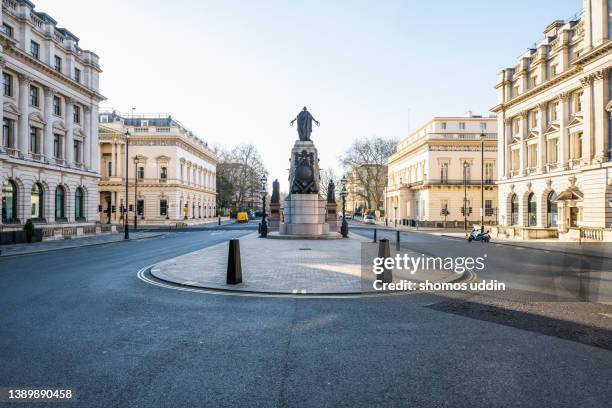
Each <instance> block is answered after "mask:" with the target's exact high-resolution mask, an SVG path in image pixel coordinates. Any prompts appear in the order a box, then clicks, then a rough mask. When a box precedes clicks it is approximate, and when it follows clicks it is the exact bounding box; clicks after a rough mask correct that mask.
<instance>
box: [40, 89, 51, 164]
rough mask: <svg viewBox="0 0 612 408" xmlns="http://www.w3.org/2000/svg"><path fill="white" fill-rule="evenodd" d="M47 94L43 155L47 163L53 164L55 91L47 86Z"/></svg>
mask: <svg viewBox="0 0 612 408" xmlns="http://www.w3.org/2000/svg"><path fill="white" fill-rule="evenodd" d="M44 92H45V107H44V113H45V127H44V130H43V143H42V145H43V155H44V156H45V158H46V160H47V162H53V161H54V159H53V117H52V113H53V108H52V107H53V89H52V88H50V87H48V86H46V87H45V88H44Z"/></svg>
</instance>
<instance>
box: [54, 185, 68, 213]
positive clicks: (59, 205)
mask: <svg viewBox="0 0 612 408" xmlns="http://www.w3.org/2000/svg"><path fill="white" fill-rule="evenodd" d="M65 198H66V192H65V191H64V187H62V186H57V188H56V189H55V219H56V220H60V219H63V218H65V215H66V212H65V211H64V210H65V207H64V204H65V203H66V200H65Z"/></svg>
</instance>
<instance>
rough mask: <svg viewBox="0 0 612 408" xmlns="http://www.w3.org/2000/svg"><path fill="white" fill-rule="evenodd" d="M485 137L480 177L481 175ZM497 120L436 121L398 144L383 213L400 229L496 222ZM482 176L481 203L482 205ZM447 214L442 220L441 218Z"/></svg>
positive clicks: (389, 173) (450, 119) (390, 162)
mask: <svg viewBox="0 0 612 408" xmlns="http://www.w3.org/2000/svg"><path fill="white" fill-rule="evenodd" d="M481 134H484V175H483V174H482V173H481V162H482V161H481ZM496 162H497V120H496V119H495V117H481V116H474V115H472V114H471V113H468V115H467V116H466V117H435V118H433V119H431V120H430V121H429V122H427V123H426V124H425V125H424V126H421V127H420V128H419V129H417V130H416V131H415V132H413V133H412V134H411V135H410V136H408V137H406V138H405V139H403V140H402V141H400V143H399V144H398V145H397V150H396V153H395V154H393V155H392V156H391V157H390V158H389V161H388V181H387V191H386V198H385V209H386V211H385V212H386V214H387V217H388V219H389V220H390V221H393V222H395V221H396V220H397V222H398V223H400V224H402V225H416V224H417V222H418V225H426V226H443V225H444V222H445V221H446V223H447V224H446V225H447V226H463V223H464V208H465V213H466V215H467V219H468V221H469V222H470V224H472V223H480V208H481V207H484V215H485V223H486V222H489V223H491V222H493V221H494V220H495V213H496V211H497V191H496V187H495V180H496V177H495V176H496V174H497V168H496V166H497V163H496ZM481 175H482V176H483V178H484V203H482V202H481V189H480V184H481ZM445 210H446V211H447V213H446V220H445Z"/></svg>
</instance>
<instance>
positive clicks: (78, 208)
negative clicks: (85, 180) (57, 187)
mask: <svg viewBox="0 0 612 408" xmlns="http://www.w3.org/2000/svg"><path fill="white" fill-rule="evenodd" d="M83 196H84V194H83V189H82V188H81V187H77V189H76V191H75V192H74V218H75V219H76V220H83V219H85V216H84V215H83V204H84V202H83V200H84V198H83Z"/></svg>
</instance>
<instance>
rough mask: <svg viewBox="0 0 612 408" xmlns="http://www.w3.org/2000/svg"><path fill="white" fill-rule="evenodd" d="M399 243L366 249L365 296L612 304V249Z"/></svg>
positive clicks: (363, 256) (363, 263)
mask: <svg viewBox="0 0 612 408" xmlns="http://www.w3.org/2000/svg"><path fill="white" fill-rule="evenodd" d="M394 244H395V243H394V242H391V245H390V248H389V249H388V252H386V253H385V252H384V251H383V252H382V253H379V250H380V242H377V243H371V242H370V243H363V244H362V246H361V290H362V291H363V292H370V293H372V292H375V293H380V292H391V291H393V292H400V291H429V292H445V291H446V292H451V291H467V292H470V293H474V292H486V293H488V296H492V297H500V298H504V299H513V300H517V301H527V302H603V303H609V302H612V279H611V278H610V277H611V276H612V256H610V255H607V254H610V253H612V244H596V243H594V244H589V243H586V244H585V243H582V244H580V243H576V244H575V245H570V244H567V243H566V244H564V246H563V247H561V246H559V245H556V244H554V243H550V244H539V245H538V246H537V247H534V248H528V247H521V248H518V249H517V248H515V247H513V246H495V247H487V246H484V245H483V246H482V249H480V248H481V247H480V246H479V247H477V248H474V247H468V248H467V249H466V251H463V253H462V251H459V250H458V248H456V247H454V246H452V245H449V246H446V247H445V246H441V247H438V248H428V247H427V245H429V244H420V243H414V244H412V245H411V247H410V248H400V249H398V250H396V246H395V245H394ZM428 250H431V251H434V253H433V254H432V253H428ZM442 251H445V252H446V253H448V255H446V254H444V255H442V254H440V252H442ZM480 251H482V252H480ZM435 252H438V253H437V254H436V253H435Z"/></svg>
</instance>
